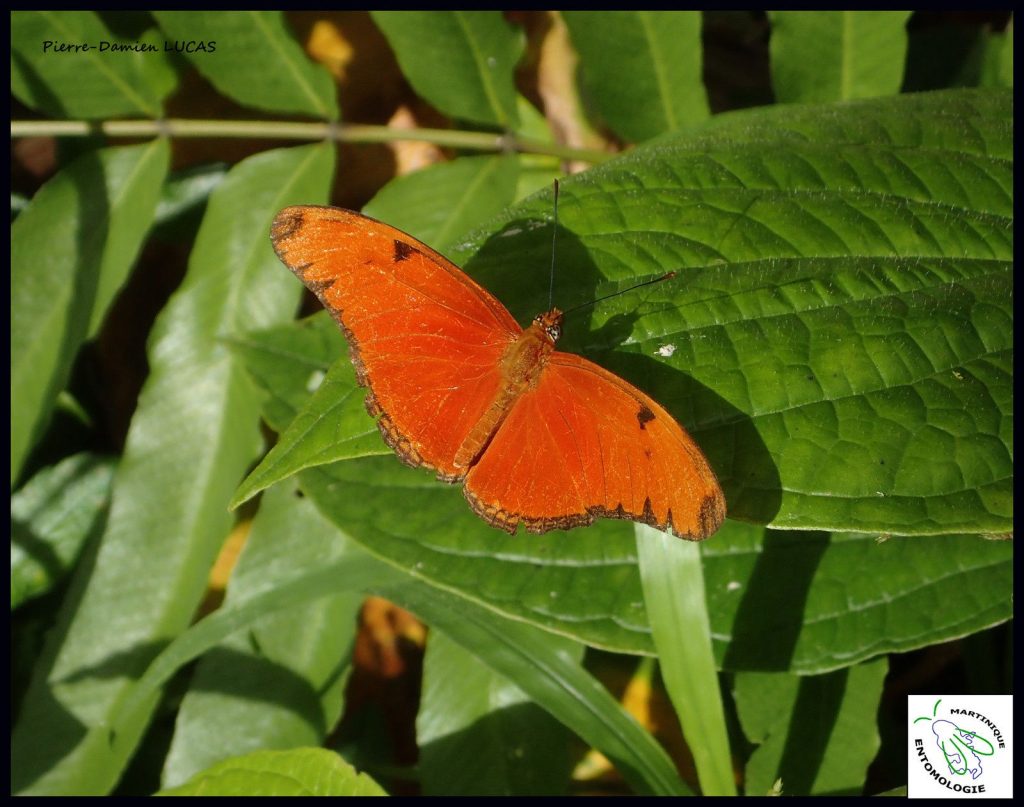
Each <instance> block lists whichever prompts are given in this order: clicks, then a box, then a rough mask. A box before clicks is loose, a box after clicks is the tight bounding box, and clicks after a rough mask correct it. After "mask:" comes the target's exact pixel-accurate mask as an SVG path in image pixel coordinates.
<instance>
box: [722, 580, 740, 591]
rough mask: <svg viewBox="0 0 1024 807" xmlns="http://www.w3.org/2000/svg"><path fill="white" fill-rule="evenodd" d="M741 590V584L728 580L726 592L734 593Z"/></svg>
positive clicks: (737, 581)
mask: <svg viewBox="0 0 1024 807" xmlns="http://www.w3.org/2000/svg"><path fill="white" fill-rule="evenodd" d="M741 588H743V584H742V583H741V582H740V581H739V580H730V581H729V582H728V583H727V584H726V586H725V590H726V591H736V590H738V589H741Z"/></svg>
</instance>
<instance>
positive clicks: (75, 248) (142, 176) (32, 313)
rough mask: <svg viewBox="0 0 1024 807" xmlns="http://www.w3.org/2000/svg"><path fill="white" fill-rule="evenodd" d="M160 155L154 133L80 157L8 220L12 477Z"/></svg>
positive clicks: (99, 307) (146, 215) (98, 299)
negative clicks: (133, 142) (137, 141)
mask: <svg viewBox="0 0 1024 807" xmlns="http://www.w3.org/2000/svg"><path fill="white" fill-rule="evenodd" d="M24 13H27V12H24ZM169 159H170V150H169V148H168V145H167V142H166V141H164V140H154V141H152V142H150V143H144V144H142V145H139V146H125V147H122V148H110V149H102V150H100V151H97V152H90V153H87V154H84V155H83V156H81V157H80V158H79V159H77V160H75V162H73V163H72V164H71V165H70V166H68V167H67V168H65V169H64V170H62V171H61V172H60V173H58V174H57V175H56V176H55V177H54V178H53V179H51V180H50V181H49V182H47V183H46V184H45V185H44V186H43V187H42V188H40V190H39V191H38V192H37V193H36V195H35V197H34V198H33V199H32V202H31V203H30V204H29V206H28V208H27V209H26V210H25V211H24V212H22V214H21V215H20V216H18V218H17V219H16V220H15V222H14V223H13V224H12V225H11V481H12V483H14V482H15V481H16V480H17V478H18V474H19V473H20V471H21V468H22V465H23V464H24V462H25V459H26V457H27V456H28V453H29V451H30V450H31V448H32V447H33V445H34V444H35V442H36V440H38V438H39V436H40V435H41V434H42V431H43V429H44V428H45V427H46V425H47V423H48V422H49V418H50V413H51V411H52V409H53V405H54V401H55V400H56V398H57V395H58V393H60V391H61V390H62V389H63V388H64V385H65V383H66V382H67V379H68V375H69V373H70V371H71V364H72V362H73V361H74V359H75V356H76V355H77V353H78V349H79V347H80V346H81V344H82V343H83V342H84V341H85V340H86V339H88V338H90V337H91V336H92V335H93V334H95V333H96V331H97V330H98V329H99V326H100V324H101V323H102V322H103V318H104V316H105V314H106V311H107V309H108V307H109V306H110V304H111V302H112V301H113V298H114V296H115V295H116V294H117V292H118V290H119V289H120V288H121V285H122V284H123V283H124V282H125V280H126V278H127V277H128V273H129V270H130V269H131V267H132V264H133V263H134V262H135V257H136V255H137V254H138V252H139V249H140V247H141V246H142V241H143V239H144V238H145V236H146V233H147V231H148V230H149V226H150V223H151V222H152V220H153V213H154V210H155V209H156V204H157V199H158V198H159V194H160V186H161V183H162V182H163V180H164V177H165V175H166V173H167V164H168V161H169Z"/></svg>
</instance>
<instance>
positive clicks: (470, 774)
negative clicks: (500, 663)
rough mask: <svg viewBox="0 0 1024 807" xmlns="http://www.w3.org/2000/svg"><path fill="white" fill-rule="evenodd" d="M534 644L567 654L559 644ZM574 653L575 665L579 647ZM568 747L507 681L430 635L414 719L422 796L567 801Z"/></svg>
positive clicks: (543, 637)
mask: <svg viewBox="0 0 1024 807" xmlns="http://www.w3.org/2000/svg"><path fill="white" fill-rule="evenodd" d="M537 638H538V640H546V641H547V642H548V643H549V644H550V646H551V647H552V648H553V649H562V650H564V651H566V652H570V646H569V643H568V642H566V641H565V640H564V639H559V638H557V637H554V636H551V635H550V634H546V635H539V636H538V637H537ZM573 647H574V648H575V650H576V651H577V652H576V654H575V660H576V661H577V662H579V661H580V660H581V657H582V655H583V654H582V652H580V651H582V649H583V648H582V645H578V644H577V645H574V646H573ZM567 741H568V736H567V732H565V730H564V729H563V727H562V726H561V725H560V724H559V723H558V722H557V721H556V720H554V719H553V718H552V717H551V716H550V715H549V714H548V713H547V712H545V711H544V710H543V709H541V708H540V707H539V706H538V705H537V704H536V703H534V702H533V701H532V700H531V699H530V698H529V696H527V695H526V693H525V692H523V691H522V690H521V689H520V688H519V687H518V686H516V685H515V684H514V683H513V682H512V681H511V680H509V679H508V678H506V677H504V676H503V675H500V674H499V673H497V672H495V671H493V670H492V669H491V668H490V667H487V666H486V665H485V664H483V663H482V662H480V661H478V660H477V658H476V657H475V656H474V655H472V653H470V652H469V651H468V650H465V649H463V648H462V647H460V646H459V645H457V644H455V643H454V642H452V641H451V640H450V639H448V637H447V636H445V634H444V633H440V632H438V631H434V632H432V633H431V634H430V640H429V641H428V643H427V652H426V656H425V658H424V660H423V689H422V692H421V693H420V708H419V712H418V714H417V717H416V742H417V744H418V745H419V748H420V755H419V765H418V768H419V772H420V786H421V788H422V791H423V794H424V795H427V796H501V795H514V796H531V795H536V796H541V795H553V794H564V792H565V789H566V786H567V785H568V783H569V769H570V765H569V754H568V745H567Z"/></svg>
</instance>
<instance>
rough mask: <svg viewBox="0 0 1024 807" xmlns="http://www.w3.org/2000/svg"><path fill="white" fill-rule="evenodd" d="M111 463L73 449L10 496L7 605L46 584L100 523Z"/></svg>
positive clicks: (54, 580) (46, 588)
mask: <svg viewBox="0 0 1024 807" xmlns="http://www.w3.org/2000/svg"><path fill="white" fill-rule="evenodd" d="M114 467H115V462H114V460H113V459H111V458H108V457H100V456H97V455H95V454H88V453H81V454H75V455H73V456H71V457H67V458H66V459H64V460H62V461H61V462H59V463H57V464H56V465H54V466H51V467H48V468H44V469H43V470H41V471H39V473H37V474H36V475H35V476H33V477H32V478H31V479H30V480H29V481H28V482H27V483H25V485H24V487H22V488H21V489H20V490H19V491H17V492H16V493H15V494H14V495H13V496H11V610H14V609H15V608H17V607H18V606H19V605H21V604H22V603H23V602H25V601H26V600H29V599H32V598H33V597H38V596H39V595H41V594H45V593H46V592H47V591H49V590H50V589H52V588H53V586H54V585H55V584H56V583H58V582H59V581H60V580H61V579H63V577H64V576H65V575H66V574H67V572H68V571H69V570H70V569H71V567H72V566H73V565H74V563H75V560H76V559H77V558H78V554H79V552H80V550H81V549H82V547H83V546H84V545H85V542H86V541H87V540H89V538H90V537H91V536H94V535H96V533H97V531H98V530H100V529H102V528H103V518H104V516H105V515H106V512H107V505H108V504H109V502H110V483H111V479H112V477H113V475H114Z"/></svg>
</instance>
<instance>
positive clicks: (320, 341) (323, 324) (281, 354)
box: [227, 267, 389, 454]
mask: <svg viewBox="0 0 1024 807" xmlns="http://www.w3.org/2000/svg"><path fill="white" fill-rule="evenodd" d="M282 268H283V267H282ZM227 344H228V345H229V346H230V348H231V350H232V351H233V352H234V353H236V354H237V355H238V357H239V358H240V359H241V360H242V361H243V363H244V364H245V369H246V371H247V372H248V373H249V375H250V376H251V377H252V379H253V381H255V382H256V384H257V385H258V386H259V387H260V388H261V389H262V390H263V391H264V392H265V393H266V397H265V398H264V403H263V417H264V418H265V419H266V421H267V422H268V423H270V424H271V425H272V426H273V427H274V428H275V429H276V430H277V431H284V429H285V427H286V426H287V425H288V424H289V423H291V422H292V420H293V419H294V418H295V416H296V415H298V413H299V410H300V409H302V408H304V407H305V406H306V405H307V404H308V403H309V398H310V396H311V395H312V394H313V393H315V392H316V391H317V390H318V389H319V388H320V386H321V385H322V384H323V382H324V378H325V377H326V375H327V370H328V369H329V368H330V366H331V365H332V364H334V363H335V362H336V361H337V360H338V357H339V356H343V355H347V352H348V346H347V345H346V344H345V338H344V337H343V336H342V335H341V331H340V330H339V329H338V323H336V322H335V321H334V320H333V319H331V316H330V315H329V314H328V313H327V312H326V311H322V312H320V313H319V314H315V315H314V316H312V317H307V318H306V319H303V320H300V321H299V322H290V323H288V324H287V325H279V326H277V327H274V328H268V329H267V330H265V331H254V332H251V333H246V334H245V335H243V336H239V337H235V338H232V339H229V340H227ZM352 383H353V384H354V383H355V377H354V375H353V378H352ZM360 406H361V404H360ZM364 411H365V410H364ZM387 450H389V449H387V447H386V446H384V448H383V449H382V450H381V451H380V452H379V453H381V454H383V453H385V451H387Z"/></svg>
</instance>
